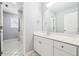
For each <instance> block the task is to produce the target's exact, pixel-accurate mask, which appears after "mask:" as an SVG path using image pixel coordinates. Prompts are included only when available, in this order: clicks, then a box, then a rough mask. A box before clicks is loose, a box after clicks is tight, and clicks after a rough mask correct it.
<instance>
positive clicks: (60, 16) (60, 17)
mask: <svg viewBox="0 0 79 59" xmlns="http://www.w3.org/2000/svg"><path fill="white" fill-rule="evenodd" d="M74 11H78V8H77V7H74V8H73V7H72V8H69V9H67V10H64V11H62V12H57V13H56V25H57V26H56V28H57V29H56V31H57V32H64V14H66V13H70V12H74Z"/></svg>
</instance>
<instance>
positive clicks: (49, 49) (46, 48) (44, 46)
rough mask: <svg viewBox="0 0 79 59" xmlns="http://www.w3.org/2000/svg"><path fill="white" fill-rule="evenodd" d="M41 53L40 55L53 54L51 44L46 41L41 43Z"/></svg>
mask: <svg viewBox="0 0 79 59" xmlns="http://www.w3.org/2000/svg"><path fill="white" fill-rule="evenodd" d="M41 55H42V56H53V46H50V45H49V44H47V43H42V48H41Z"/></svg>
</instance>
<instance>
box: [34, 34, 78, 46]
mask: <svg viewBox="0 0 79 59" xmlns="http://www.w3.org/2000/svg"><path fill="white" fill-rule="evenodd" d="M34 35H36V36H41V37H44V38H48V39H52V40H56V41H61V42H64V43H68V44H72V45H75V46H79V35H77V34H65V33H54V32H53V33H50V34H47V33H46V32H34Z"/></svg>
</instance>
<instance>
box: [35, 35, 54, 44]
mask: <svg viewBox="0 0 79 59" xmlns="http://www.w3.org/2000/svg"><path fill="white" fill-rule="evenodd" d="M34 39H35V40H37V41H39V43H47V44H49V45H53V40H51V39H46V38H43V37H39V36H35V37H34Z"/></svg>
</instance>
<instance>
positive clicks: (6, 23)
mask: <svg viewBox="0 0 79 59" xmlns="http://www.w3.org/2000/svg"><path fill="white" fill-rule="evenodd" d="M12 17H14V18H16V20H18V18H17V15H15V14H10V13H6V12H4V13H3V30H4V32H3V36H4V37H3V39H4V40H7V39H14V38H17V33H18V28H12V27H11V18H12Z"/></svg>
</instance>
